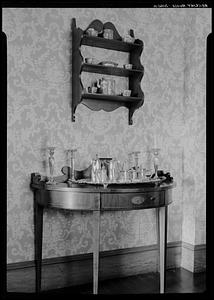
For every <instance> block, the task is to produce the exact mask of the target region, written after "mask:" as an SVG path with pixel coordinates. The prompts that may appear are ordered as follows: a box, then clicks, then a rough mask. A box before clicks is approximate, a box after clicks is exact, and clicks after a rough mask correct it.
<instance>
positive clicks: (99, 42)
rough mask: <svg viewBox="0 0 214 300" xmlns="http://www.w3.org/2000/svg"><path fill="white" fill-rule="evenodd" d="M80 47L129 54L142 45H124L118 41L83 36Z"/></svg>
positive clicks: (124, 43)
mask: <svg viewBox="0 0 214 300" xmlns="http://www.w3.org/2000/svg"><path fill="white" fill-rule="evenodd" d="M81 44H82V45H86V46H91V47H98V48H105V49H110V50H116V51H122V52H130V51H131V50H133V49H136V48H137V49H138V48H142V47H143V44H135V43H126V42H123V41H118V40H109V39H105V38H101V37H95V36H87V35H84V36H83V38H82V41H81Z"/></svg>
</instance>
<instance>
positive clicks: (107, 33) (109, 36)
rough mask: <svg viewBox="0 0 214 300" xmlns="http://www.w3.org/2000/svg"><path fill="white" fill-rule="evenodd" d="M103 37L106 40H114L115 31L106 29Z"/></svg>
mask: <svg viewBox="0 0 214 300" xmlns="http://www.w3.org/2000/svg"><path fill="white" fill-rule="evenodd" d="M103 37H104V38H105V39H109V40H113V30H112V29H108V28H106V29H104V32H103Z"/></svg>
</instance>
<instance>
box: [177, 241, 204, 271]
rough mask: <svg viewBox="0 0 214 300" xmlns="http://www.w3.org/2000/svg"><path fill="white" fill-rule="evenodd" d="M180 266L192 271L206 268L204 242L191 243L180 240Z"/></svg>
mask: <svg viewBox="0 0 214 300" xmlns="http://www.w3.org/2000/svg"><path fill="white" fill-rule="evenodd" d="M181 267H182V268H184V269H186V270H188V271H191V272H194V273H199V272H204V271H205V270H206V244H201V245H192V244H189V243H186V242H182V257H181Z"/></svg>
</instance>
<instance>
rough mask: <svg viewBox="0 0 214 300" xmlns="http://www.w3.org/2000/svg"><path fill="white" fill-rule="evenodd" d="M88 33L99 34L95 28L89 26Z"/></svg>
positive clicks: (90, 34)
mask: <svg viewBox="0 0 214 300" xmlns="http://www.w3.org/2000/svg"><path fill="white" fill-rule="evenodd" d="M86 33H87V34H88V35H89V36H98V31H97V30H95V29H94V28H92V27H91V28H88V29H87V30H86Z"/></svg>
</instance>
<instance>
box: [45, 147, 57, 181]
mask: <svg viewBox="0 0 214 300" xmlns="http://www.w3.org/2000/svg"><path fill="white" fill-rule="evenodd" d="M47 149H48V150H49V158H48V163H49V171H50V176H49V180H48V182H47V184H56V181H55V180H54V177H53V173H54V166H55V159H54V151H55V149H56V147H48V148H47Z"/></svg>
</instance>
